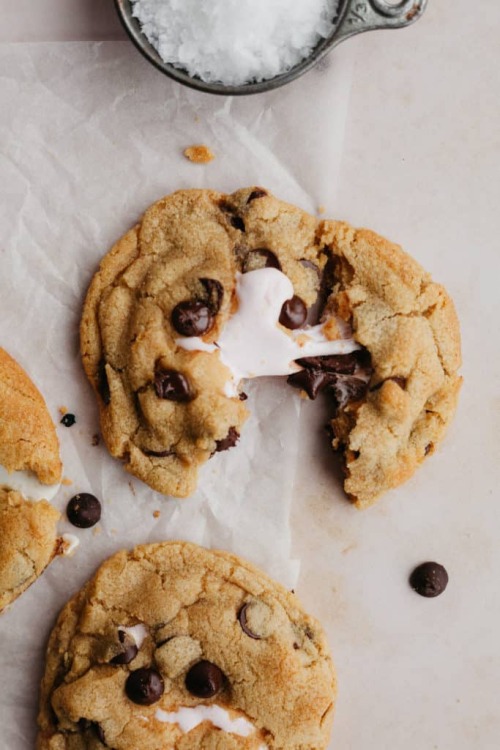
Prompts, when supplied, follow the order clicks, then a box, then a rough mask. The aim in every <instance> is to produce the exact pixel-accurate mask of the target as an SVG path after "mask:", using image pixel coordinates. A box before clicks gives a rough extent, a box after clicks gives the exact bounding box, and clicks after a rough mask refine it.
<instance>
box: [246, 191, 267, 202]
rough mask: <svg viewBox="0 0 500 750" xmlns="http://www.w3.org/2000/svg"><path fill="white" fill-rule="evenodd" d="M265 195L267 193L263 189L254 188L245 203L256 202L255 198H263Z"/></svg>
mask: <svg viewBox="0 0 500 750" xmlns="http://www.w3.org/2000/svg"><path fill="white" fill-rule="evenodd" d="M266 195H267V191H266V190H264V189H263V188H255V190H252V192H251V193H250V195H249V196H248V198H247V203H251V202H252V201H254V200H256V198H264V196H266Z"/></svg>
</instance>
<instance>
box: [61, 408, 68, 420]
mask: <svg viewBox="0 0 500 750" xmlns="http://www.w3.org/2000/svg"><path fill="white" fill-rule="evenodd" d="M67 413H68V407H67V406H60V407H59V414H60V415H61V417H64V415H65V414H67Z"/></svg>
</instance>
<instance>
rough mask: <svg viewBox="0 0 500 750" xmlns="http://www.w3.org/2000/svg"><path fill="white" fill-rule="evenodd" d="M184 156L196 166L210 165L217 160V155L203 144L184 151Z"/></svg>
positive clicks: (189, 147)
mask: <svg viewBox="0 0 500 750" xmlns="http://www.w3.org/2000/svg"><path fill="white" fill-rule="evenodd" d="M184 156H185V157H186V159H189V161H192V162H194V163H195V164H208V163H209V162H211V161H213V160H214V159H215V154H214V153H213V151H211V150H210V149H209V148H208V146H204V145H203V144H202V143H200V144H198V145H196V146H188V148H185V149H184Z"/></svg>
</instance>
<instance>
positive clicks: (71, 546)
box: [62, 534, 80, 557]
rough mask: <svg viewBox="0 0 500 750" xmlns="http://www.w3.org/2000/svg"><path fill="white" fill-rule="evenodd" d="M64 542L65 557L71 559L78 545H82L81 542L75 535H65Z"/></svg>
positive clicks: (63, 536)
mask: <svg viewBox="0 0 500 750" xmlns="http://www.w3.org/2000/svg"><path fill="white" fill-rule="evenodd" d="M62 540H63V542H64V546H63V555H64V557H71V556H72V555H73V554H74V552H75V550H76V548H77V547H78V545H79V544H80V540H79V539H78V537H77V536H75V535H74V534H63V535H62Z"/></svg>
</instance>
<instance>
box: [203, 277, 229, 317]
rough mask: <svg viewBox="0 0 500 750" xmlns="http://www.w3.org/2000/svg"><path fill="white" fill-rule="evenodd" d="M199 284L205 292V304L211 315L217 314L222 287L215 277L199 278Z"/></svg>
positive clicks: (222, 292)
mask: <svg viewBox="0 0 500 750" xmlns="http://www.w3.org/2000/svg"><path fill="white" fill-rule="evenodd" d="M200 284H202V286H203V287H204V289H205V292H206V294H207V297H208V299H207V304H208V306H209V308H210V310H211V312H212V315H217V313H218V312H219V310H220V307H221V305H222V300H223V298H224V287H223V286H222V284H221V283H220V281H217V279H200Z"/></svg>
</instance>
